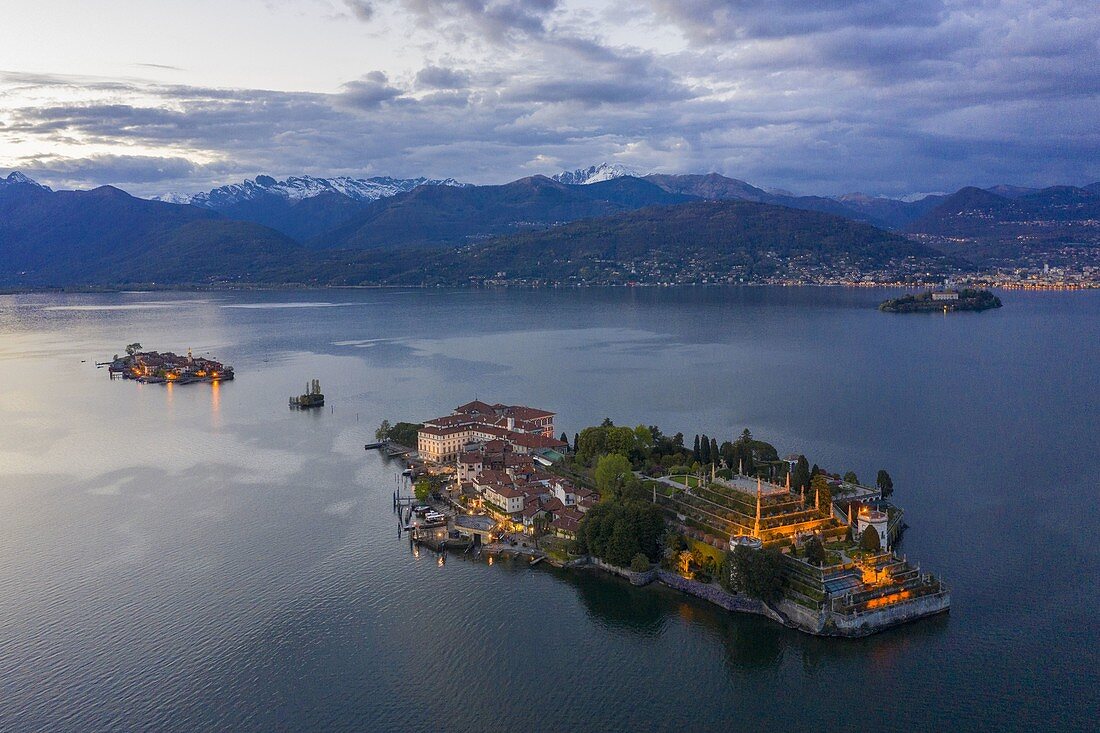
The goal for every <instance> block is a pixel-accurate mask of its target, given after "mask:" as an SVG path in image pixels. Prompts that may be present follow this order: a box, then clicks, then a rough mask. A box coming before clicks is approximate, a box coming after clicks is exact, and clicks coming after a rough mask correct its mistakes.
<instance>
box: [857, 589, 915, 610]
mask: <svg viewBox="0 0 1100 733" xmlns="http://www.w3.org/2000/svg"><path fill="white" fill-rule="evenodd" d="M912 596H913V594H912V593H911V592H909V591H907V590H903V591H901V592H899V593H891V594H890V595H888V596H882V597H881V598H872V599H871V600H869V601H867V609H868V610H870V609H872V608H882V607H883V606H889V605H891V604H894V603H897V602H899V601H904V600H905V599H906V598H911V597H912Z"/></svg>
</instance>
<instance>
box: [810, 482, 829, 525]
mask: <svg viewBox="0 0 1100 733" xmlns="http://www.w3.org/2000/svg"><path fill="white" fill-rule="evenodd" d="M810 487H811V488H812V489H813V492H814V495H815V501H817V502H819V503H820V508H821V512H822V514H824V515H826V516H828V514H829V513H830V512H831V511H832V509H830V507H829V505H830V504H831V503H832V501H833V495H832V494H831V493H830V492H829V477H828V476H826V475H825V474H823V473H819V474H817V475H816V476H814V477H813V480H812V481H811V482H810Z"/></svg>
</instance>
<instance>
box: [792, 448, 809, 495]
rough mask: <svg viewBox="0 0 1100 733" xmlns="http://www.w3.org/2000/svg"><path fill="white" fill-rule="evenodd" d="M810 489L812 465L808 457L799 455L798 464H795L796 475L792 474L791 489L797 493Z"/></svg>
mask: <svg viewBox="0 0 1100 733" xmlns="http://www.w3.org/2000/svg"><path fill="white" fill-rule="evenodd" d="M809 488H810V463H809V461H807V460H806V456H803V455H799V456H798V462H797V463H795V464H794V473H793V474H791V489H792V490H794V492H795V493H798V492H800V491H802V489H807V490H808V489H809Z"/></svg>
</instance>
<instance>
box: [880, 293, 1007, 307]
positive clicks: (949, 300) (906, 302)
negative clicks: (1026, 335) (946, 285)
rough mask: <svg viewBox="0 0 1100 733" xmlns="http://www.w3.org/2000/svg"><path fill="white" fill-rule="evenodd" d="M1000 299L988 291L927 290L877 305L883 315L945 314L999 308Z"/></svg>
mask: <svg viewBox="0 0 1100 733" xmlns="http://www.w3.org/2000/svg"><path fill="white" fill-rule="evenodd" d="M1000 307H1001V299H1000V298H998V297H997V296H996V295H994V294H993V293H991V292H989V291H988V290H974V289H970V288H963V289H961V290H947V289H944V290H928V291H925V292H923V293H916V294H910V295H903V296H902V297H900V298H891V299H890V300H884V301H883V302H881V303H879V306H878V309H879V310H880V311H883V312H885V313H939V312H943V313H947V312H948V311H984V310H989V309H990V308H1000Z"/></svg>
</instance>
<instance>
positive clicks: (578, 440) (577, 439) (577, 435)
mask: <svg viewBox="0 0 1100 733" xmlns="http://www.w3.org/2000/svg"><path fill="white" fill-rule="evenodd" d="M580 444H581V435H580V433H573V452H574V453H576V452H577V449H578V448H580Z"/></svg>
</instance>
